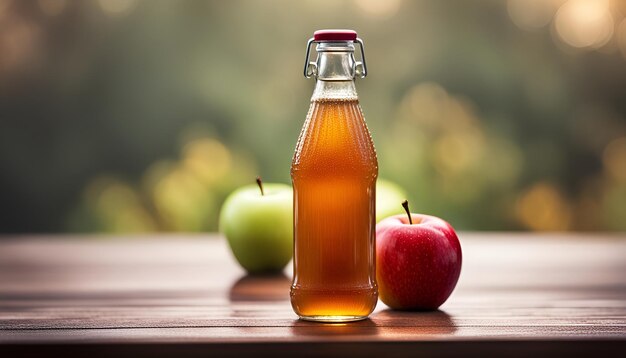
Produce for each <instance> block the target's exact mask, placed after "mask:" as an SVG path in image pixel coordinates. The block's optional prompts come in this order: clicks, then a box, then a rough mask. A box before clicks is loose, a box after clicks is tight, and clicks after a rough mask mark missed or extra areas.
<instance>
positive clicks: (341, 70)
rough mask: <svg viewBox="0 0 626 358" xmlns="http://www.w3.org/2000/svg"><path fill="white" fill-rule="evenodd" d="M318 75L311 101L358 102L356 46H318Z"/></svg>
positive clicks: (338, 43)
mask: <svg viewBox="0 0 626 358" xmlns="http://www.w3.org/2000/svg"><path fill="white" fill-rule="evenodd" d="M317 53H318V56H317V61H316V65H317V71H316V72H317V73H316V75H315V79H316V83H315V90H314V91H313V96H312V98H311V100H319V99H343V100H353V99H354V100H356V99H358V95H357V93H356V87H355V85H354V77H355V74H356V62H355V60H354V45H352V44H351V43H348V42H328V43H320V44H318V46H317Z"/></svg>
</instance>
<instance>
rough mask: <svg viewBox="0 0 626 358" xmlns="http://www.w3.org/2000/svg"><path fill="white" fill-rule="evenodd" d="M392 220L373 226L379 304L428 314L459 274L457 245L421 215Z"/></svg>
mask: <svg viewBox="0 0 626 358" xmlns="http://www.w3.org/2000/svg"><path fill="white" fill-rule="evenodd" d="M411 218H412V220H413V225H410V224H409V220H408V217H407V215H395V216H392V217H389V218H386V219H384V220H382V221H381V222H380V223H379V224H378V225H377V226H376V278H377V281H378V288H379V295H380V299H381V300H382V301H383V303H385V304H386V305H387V306H389V307H390V308H393V309H398V310H434V309H437V308H438V307H439V306H441V305H442V304H443V303H444V302H445V301H446V300H447V299H448V297H449V296H450V294H451V293H452V291H453V290H454V287H455V286H456V283H457V281H458V279H459V276H460V274H461V264H462V253H461V245H460V243H459V239H458V237H457V235H456V233H455V231H454V229H453V228H452V226H451V225H450V224H448V223H447V222H446V221H444V220H442V219H440V218H437V217H434V216H430V215H422V214H411Z"/></svg>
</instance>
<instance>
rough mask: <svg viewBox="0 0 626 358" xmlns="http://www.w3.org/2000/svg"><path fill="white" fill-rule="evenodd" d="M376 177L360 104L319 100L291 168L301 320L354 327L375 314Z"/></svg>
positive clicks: (295, 302) (295, 290)
mask: <svg viewBox="0 0 626 358" xmlns="http://www.w3.org/2000/svg"><path fill="white" fill-rule="evenodd" d="M377 176H378V163H377V160H376V151H375V150H374V145H373V143H372V140H371V137H370V134H369V131H368V129H367V126H366V124H365V121H364V119H363V114H362V112H361V108H360V106H359V103H358V100H356V99H353V100H336V99H332V100H315V101H313V102H312V103H311V108H310V110H309V114H308V117H307V120H306V122H305V124H304V128H303V129H302V133H301V134H300V138H299V140H298V145H297V147H296V153H295V155H294V159H293V163H292V167H291V177H292V180H293V188H294V235H295V243H294V280H293V285H292V288H291V304H292V306H293V309H294V311H295V312H296V313H297V314H298V315H299V316H300V317H301V318H304V319H312V320H319V321H349V320H358V319H363V318H366V317H367V316H368V315H369V314H370V313H371V312H372V311H373V310H374V307H375V306H376V302H377V299H378V290H377V287H376V279H375V278H376V272H375V251H374V250H375V242H374V232H375V231H374V226H375V205H376V202H375V197H376V193H375V189H376V177H377Z"/></svg>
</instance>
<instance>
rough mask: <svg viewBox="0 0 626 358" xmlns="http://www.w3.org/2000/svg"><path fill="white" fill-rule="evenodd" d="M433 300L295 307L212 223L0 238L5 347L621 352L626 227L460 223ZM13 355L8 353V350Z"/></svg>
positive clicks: (81, 352) (75, 352) (275, 280)
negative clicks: (606, 231)
mask: <svg viewBox="0 0 626 358" xmlns="http://www.w3.org/2000/svg"><path fill="white" fill-rule="evenodd" d="M460 239H461V244H462V246H463V253H464V258H463V259H464V260H463V261H464V262H463V270H462V273H461V278H460V281H459V284H458V286H457V288H456V290H455V291H454V293H453V294H452V296H451V297H450V299H449V300H448V302H446V303H445V304H444V305H443V306H442V307H441V309H440V310H439V311H435V312H397V311H393V310H390V309H388V308H387V307H385V306H384V304H382V303H381V302H379V304H378V307H377V308H376V311H375V312H374V313H373V314H372V316H371V319H368V320H366V321H361V322H357V323H351V324H317V323H310V322H304V321H300V320H298V319H297V317H296V316H295V315H294V313H293V311H292V310H291V306H290V304H289V285H290V278H289V277H290V274H289V270H290V267H288V268H287V269H286V270H285V274H284V275H282V276H270V277H250V276H246V275H245V272H244V271H243V270H242V269H241V268H239V266H238V265H237V263H236V262H235V261H234V259H233V257H232V256H231V254H230V252H229V250H228V247H227V246H226V243H225V241H224V240H223V239H222V238H220V237H219V236H217V235H184V236H180V235H156V236H127V237H108V236H20V237H5V238H4V239H3V240H0V356H3V357H8V356H41V355H45V354H48V355H52V354H54V355H60V354H64V355H67V356H85V355H91V356H129V357H130V356H132V357H137V356H142V355H149V356H207V355H215V356H230V355H256V356H264V355H271V356H294V355H297V356H316V355H321V354H324V355H332V356H345V355H349V356H352V355H364V356H374V355H377V356H380V355H384V356H386V357H394V356H406V355H409V356H411V355H412V356H414V355H419V354H421V355H425V356H426V355H432V356H454V355H463V356H487V355H506V356H513V357H515V356H528V355H543V356H561V355H569V356H588V355H590V354H592V355H601V354H615V353H618V354H621V355H622V356H625V355H626V237H625V236H624V235H619V234H615V235H603V234H577V235H574V234H561V235H554V234H553V235H536V234H512V233H461V235H460ZM6 354H9V355H6Z"/></svg>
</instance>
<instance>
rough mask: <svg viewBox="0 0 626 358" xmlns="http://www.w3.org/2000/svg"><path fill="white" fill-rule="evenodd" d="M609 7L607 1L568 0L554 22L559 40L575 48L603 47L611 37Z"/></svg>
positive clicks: (611, 24) (611, 28) (611, 21)
mask: <svg viewBox="0 0 626 358" xmlns="http://www.w3.org/2000/svg"><path fill="white" fill-rule="evenodd" d="M609 5H610V2H609V0H568V1H567V2H566V3H564V4H563V5H562V6H561V7H560V8H559V10H558V12H557V13H556V17H555V20H554V21H555V28H556V32H557V34H558V36H559V38H560V39H561V40H563V41H564V42H565V43H567V44H568V45H570V46H572V47H577V48H585V47H594V48H598V47H601V46H603V45H604V44H606V43H607V42H608V41H609V40H610V39H611V36H612V35H613V17H612V15H611V12H610V10H609V9H610V6H609Z"/></svg>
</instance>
